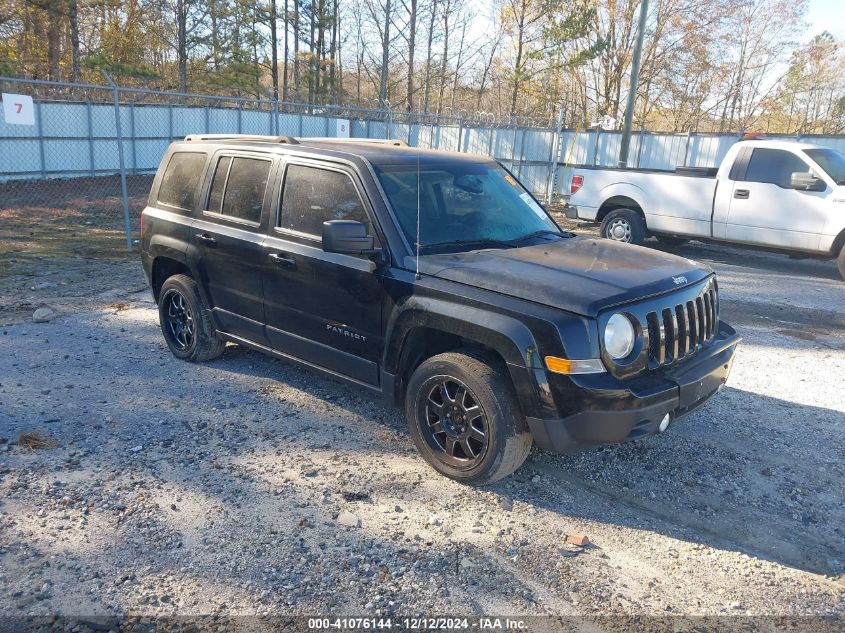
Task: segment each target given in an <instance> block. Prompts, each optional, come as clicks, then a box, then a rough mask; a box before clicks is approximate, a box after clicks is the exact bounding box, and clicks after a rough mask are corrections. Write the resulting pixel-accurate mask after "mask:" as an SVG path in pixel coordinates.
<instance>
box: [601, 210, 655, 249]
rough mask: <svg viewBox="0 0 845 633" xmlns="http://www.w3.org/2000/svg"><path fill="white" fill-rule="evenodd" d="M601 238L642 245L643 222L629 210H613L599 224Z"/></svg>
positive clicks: (643, 239)
mask: <svg viewBox="0 0 845 633" xmlns="http://www.w3.org/2000/svg"><path fill="white" fill-rule="evenodd" d="M601 236H602V237H604V238H607V239H609V240H614V241H616V242H625V243H627V244H642V243H643V241H645V222H643V219H642V218H641V217H640V214H639V213H637V212H636V211H633V210H631V209H614V210H613V211H611V212H610V213H608V214H607V215H606V216H604V220H602V223H601Z"/></svg>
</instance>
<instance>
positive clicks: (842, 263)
mask: <svg viewBox="0 0 845 633" xmlns="http://www.w3.org/2000/svg"><path fill="white" fill-rule="evenodd" d="M836 264H837V265H838V266H839V274H840V275H842V279H845V246H843V247H842V248H840V249H839V257H838V258H837V259H836Z"/></svg>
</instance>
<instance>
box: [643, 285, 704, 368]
mask: <svg viewBox="0 0 845 633" xmlns="http://www.w3.org/2000/svg"><path fill="white" fill-rule="evenodd" d="M670 298H671V297H670ZM718 324H719V290H718V288H717V286H716V281H715V279H714V280H711V281H710V282H709V283H707V284H706V285H705V286H704V287H703V288H702V289H701V292H700V293H699V294H698V296H696V297H695V298H693V299H691V300H688V301H684V302H682V303H676V304H674V305H667V306H666V307H664V308H662V309H659V310H655V311H652V312H648V313H647V314H646V322H645V323H644V324H643V334H644V335H646V336H647V337H648V340H647V341H646V346H647V348H648V367H649V369H656V368H658V367H663V366H664V365H671V364H672V363H674V362H676V361H679V360H683V359H684V358H687V357H688V356H692V355H693V354H695V353H696V352H697V351H698V350H699V349H701V347H702V346H703V345H704V344H705V343H707V342H708V341H709V340H711V339H712V338H713V337H714V336H715V335H716V330H717V328H718Z"/></svg>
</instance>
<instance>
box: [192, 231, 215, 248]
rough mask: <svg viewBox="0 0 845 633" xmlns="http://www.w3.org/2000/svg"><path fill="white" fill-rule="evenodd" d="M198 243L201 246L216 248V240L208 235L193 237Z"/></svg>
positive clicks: (198, 234) (201, 234)
mask: <svg viewBox="0 0 845 633" xmlns="http://www.w3.org/2000/svg"><path fill="white" fill-rule="evenodd" d="M195 237H196V238H197V239H198V240H199V241H200V242H202V243H203V244H207V245H208V246H216V245H217V240H215V239H214V238H213V237H211V236H210V235H209V234H208V233H197V234H196V236H195Z"/></svg>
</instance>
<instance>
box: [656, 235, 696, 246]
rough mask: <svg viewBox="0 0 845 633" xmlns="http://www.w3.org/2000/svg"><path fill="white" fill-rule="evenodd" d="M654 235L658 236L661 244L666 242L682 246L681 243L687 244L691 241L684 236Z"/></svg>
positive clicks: (670, 244) (667, 244)
mask: <svg viewBox="0 0 845 633" xmlns="http://www.w3.org/2000/svg"><path fill="white" fill-rule="evenodd" d="M654 237H656V238H657V241H658V242H660V243H661V244H666V246H680V245H681V244H686V243H687V242H689V240H688V239H685V238H683V237H675V236H674V235H655V236H654Z"/></svg>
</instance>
